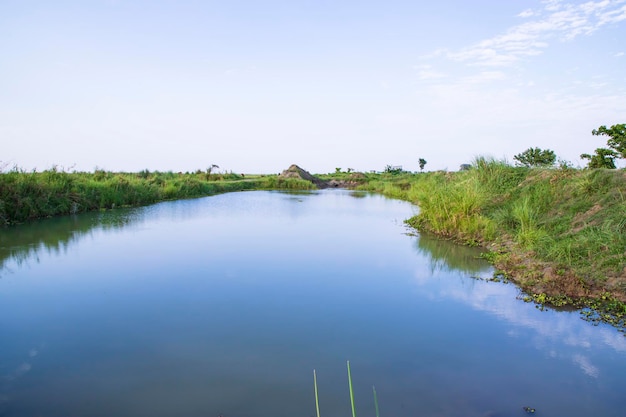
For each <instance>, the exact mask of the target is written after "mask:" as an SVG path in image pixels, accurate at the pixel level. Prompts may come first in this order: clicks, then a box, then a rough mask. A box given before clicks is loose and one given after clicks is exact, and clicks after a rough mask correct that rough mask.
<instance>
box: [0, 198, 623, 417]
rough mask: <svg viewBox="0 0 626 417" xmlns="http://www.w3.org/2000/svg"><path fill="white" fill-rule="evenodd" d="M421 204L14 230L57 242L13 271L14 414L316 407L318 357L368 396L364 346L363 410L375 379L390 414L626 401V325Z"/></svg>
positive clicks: (154, 212) (157, 215)
mask: <svg viewBox="0 0 626 417" xmlns="http://www.w3.org/2000/svg"><path fill="white" fill-rule="evenodd" d="M414 210H415V209H414V208H413V207H412V206H410V205H408V204H407V203H404V202H399V201H395V200H388V199H384V198H382V197H380V196H376V195H370V194H367V193H361V194H359V196H358V197H356V198H354V195H353V194H351V193H349V192H342V191H337V190H332V191H328V192H327V191H322V192H314V193H310V192H307V193H278V192H248V193H233V194H225V195H220V196H216V197H211V198H208V199H199V200H186V201H177V202H168V203H163V204H158V205H154V206H150V207H144V208H139V209H133V210H119V211H114V212H106V213H93V214H90V215H80V216H77V217H74V218H60V219H52V220H48V221H45V222H41V224H39V225H36V224H34V225H26V226H25V227H20V228H19V229H21V230H19V233H18V230H14V231H10V233H15V234H14V235H12V236H9V235H6V234H4V233H3V234H2V236H1V238H2V241H1V245H0V246H1V247H2V250H3V251H4V252H2V254H3V255H2V258H0V259H1V260H2V265H17V262H18V260H19V262H23V263H28V259H31V258H32V259H36V258H38V257H39V256H40V255H41V259H42V261H41V263H40V264H37V265H28V266H29V267H27V268H22V267H20V266H19V265H18V266H16V267H15V276H16V277H17V279H11V280H9V279H7V280H0V297H2V303H0V331H1V333H2V335H3V345H2V347H3V349H2V351H1V352H0V415H2V416H7V417H9V416H10V417H15V416H31V415H93V416H108V415H116V416H126V415H129V416H130V415H132V416H133V417H138V416H139V417H141V416H144V415H145V416H151V417H156V416H168V415H212V416H214V417H215V416H218V415H219V414H220V413H222V414H223V415H224V416H226V417H238V416H247V417H265V416H267V415H273V416H292V415H303V416H306V415H312V410H313V408H312V405H313V402H312V398H311V395H310V394H311V391H312V390H311V380H310V373H311V370H312V369H313V368H316V369H318V371H319V373H318V375H319V376H320V383H321V387H320V388H321V390H322V394H323V399H322V400H323V401H324V407H325V410H326V411H325V412H324V415H326V416H328V417H332V416H335V415H337V416H338V415H348V414H349V402H347V401H346V400H347V399H348V398H347V395H346V386H345V360H346V359H350V360H351V363H353V364H354V368H353V371H354V375H353V376H354V377H355V385H356V388H357V393H360V396H359V397H358V398H357V402H358V403H359V404H358V408H359V409H364V410H368V407H369V406H370V405H371V404H368V402H367V400H366V397H365V393H366V392H371V384H373V383H375V384H376V388H377V391H378V393H379V396H380V399H381V408H382V407H384V410H385V414H388V415H398V416H403V415H420V416H424V417H426V416H439V417H443V416H448V417H452V416H459V415H464V416H472V417H479V416H480V417H483V416H486V415H494V416H495V415H516V412H517V413H520V414H521V406H523V405H531V406H533V407H537V409H538V412H539V413H541V415H544V416H546V417H549V416H553V417H556V416H562V415H568V416H575V417H581V416H586V415H591V414H594V413H591V411H594V412H595V411H597V413H596V414H598V413H599V414H598V415H603V416H611V417H613V416H619V414H617V410H620V409H621V408H620V406H621V405H622V404H624V399H623V398H622V395H621V391H620V390H619V388H616V387H621V386H623V383H624V377H623V375H624V374H626V369H625V367H626V360H625V354H626V352H625V349H626V346H625V345H624V339H623V337H622V336H621V335H619V334H618V333H617V332H615V331H612V329H611V328H607V327H603V326H600V327H593V326H591V325H589V324H588V323H586V322H583V321H581V320H579V319H578V315H577V314H575V313H574V314H572V313H557V312H553V311H543V312H542V311H538V310H537V309H535V308H534V307H533V305H531V304H527V303H523V302H522V301H519V300H516V298H515V297H516V295H517V294H518V292H517V289H516V288H515V287H514V286H513V285H505V284H501V283H491V282H486V281H481V280H476V279H472V278H471V277H472V276H479V277H486V276H489V275H490V274H491V271H492V269H491V267H490V266H489V265H488V264H487V263H486V262H485V261H484V260H482V259H477V255H478V253H479V251H478V250H476V249H472V248H466V247H462V246H458V245H454V244H452V243H450V242H444V241H440V240H437V239H434V238H432V237H429V236H425V235H422V236H413V237H408V236H406V232H407V230H406V229H405V227H404V226H403V224H402V220H403V219H405V218H407V217H409V216H410V215H411V213H412V212H413V211H414ZM43 254H46V255H47V256H43ZM5 269H6V268H5ZM505 386H506V390H502V387H505ZM502 391H504V392H502ZM496 392H497V395H494V393H496ZM585 394H588V395H589V396H590V397H592V399H591V400H589V401H588V400H587V399H586V398H585V397H584V395H585ZM75 398H81V402H80V404H79V403H78V402H77V401H75ZM369 398H371V396H370V397H369ZM112 399H114V401H112ZM564 404H565V405H564ZM50 407H53V408H52V409H51V408H50ZM54 407H57V408H54ZM568 407H569V408H568ZM369 409H371V407H370V408H369ZM94 410H95V411H94ZM494 410H495V411H494ZM381 411H383V410H382V409H381ZM365 412H366V411H365ZM46 413H47V414H46ZM489 413H491V414H489Z"/></svg>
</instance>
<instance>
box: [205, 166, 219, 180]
mask: <svg viewBox="0 0 626 417" xmlns="http://www.w3.org/2000/svg"><path fill="white" fill-rule="evenodd" d="M215 168H219V166H217V165H215V164H211V166H209V167H208V168H207V169H206V180H207V181H209V180H210V179H211V172H213V170H214V169H215Z"/></svg>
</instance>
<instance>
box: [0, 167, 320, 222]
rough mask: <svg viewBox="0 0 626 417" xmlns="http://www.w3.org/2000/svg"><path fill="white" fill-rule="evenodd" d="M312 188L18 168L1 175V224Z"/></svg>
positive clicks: (279, 181) (215, 176)
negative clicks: (227, 195)
mask: <svg viewBox="0 0 626 417" xmlns="http://www.w3.org/2000/svg"><path fill="white" fill-rule="evenodd" d="M312 188H315V186H314V185H313V184H311V183H310V182H308V181H304V180H301V179H297V178H282V177H280V176H278V175H240V174H233V173H230V174H220V173H211V172H210V171H196V172H193V173H189V172H187V173H174V172H158V171H153V172H150V171H147V170H144V171H140V172H138V173H124V172H108V171H102V170H96V171H95V172H93V173H90V172H71V173H70V172H65V171H62V170H58V169H56V168H52V169H49V170H46V171H43V172H32V171H31V172H28V171H22V170H19V169H14V170H11V171H8V172H3V173H0V226H8V225H14V224H19V223H23V222H26V221H30V220H34V219H38V218H45V217H52V216H61V215H68V214H76V213H81V212H87V211H95V210H105V209H112V208H116V207H130V206H133V207H134V206H142V205H147V204H152V203H156V202H159V201H165V200H177V199H183V198H194V197H202V196H208V195H213V194H218V193H224V192H231V191H245V190H267V189H312Z"/></svg>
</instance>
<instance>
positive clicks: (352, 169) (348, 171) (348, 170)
mask: <svg viewBox="0 0 626 417" xmlns="http://www.w3.org/2000/svg"><path fill="white" fill-rule="evenodd" d="M353 171H354V168H348V169H346V172H347V173H348V174H349V173H351V172H353Z"/></svg>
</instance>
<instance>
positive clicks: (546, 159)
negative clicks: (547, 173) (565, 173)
mask: <svg viewBox="0 0 626 417" xmlns="http://www.w3.org/2000/svg"><path fill="white" fill-rule="evenodd" d="M513 159H515V161H516V162H515V165H518V166H524V167H551V166H552V165H554V162H555V161H556V154H555V153H554V151H551V150H550V149H546V150H542V149H541V148H528V149H526V150H525V151H524V152H522V153H519V154H517V155H515V156H514V157H513Z"/></svg>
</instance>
